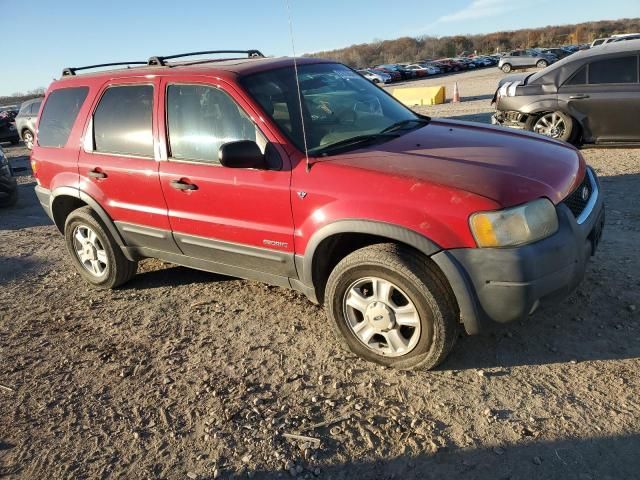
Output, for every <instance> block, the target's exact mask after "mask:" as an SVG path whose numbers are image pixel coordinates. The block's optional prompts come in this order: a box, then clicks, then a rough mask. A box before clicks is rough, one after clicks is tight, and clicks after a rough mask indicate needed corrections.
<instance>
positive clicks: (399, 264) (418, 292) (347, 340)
mask: <svg viewBox="0 0 640 480" xmlns="http://www.w3.org/2000/svg"><path fill="white" fill-rule="evenodd" d="M373 281H376V285H380V286H379V287H375V286H374V284H373ZM369 284H370V285H371V286H370V292H369V293H371V295H370V296H363V295H365V292H368V288H369V287H367V285H369ZM385 284H386V285H387V289H386V290H385V289H384V288H383V285H385ZM361 285H364V286H361ZM389 286H390V287H389ZM354 291H356V292H358V293H357V294H356V295H355V296H354V295H353V292H354ZM383 291H384V292H388V294H386V295H385V294H383ZM378 292H380V293H378ZM382 297H384V298H385V301H384V302H383V301H381V300H380V299H381V298H382ZM351 298H356V301H357V302H358V305H361V306H362V308H364V305H366V308H364V310H366V311H367V312H368V313H367V314H366V315H365V314H363V313H362V311H364V310H357V309H355V308H352V307H351V306H350V305H351V304H353V302H352V301H351V300H350V299H351ZM376 300H378V301H376ZM361 301H363V302H362V303H360V302H361ZM381 304H382V305H381ZM397 305H401V306H399V307H398V306H397ZM325 308H326V310H327V315H328V317H329V320H330V321H331V324H332V326H333V328H334V332H335V333H336V336H337V337H338V339H339V340H340V341H341V343H342V345H343V346H344V347H345V348H346V349H347V350H349V351H351V352H353V353H355V354H356V355H358V356H360V357H362V358H364V359H365V360H369V361H371V362H375V363H379V364H381V365H386V366H389V367H394V368H400V369H431V368H434V367H435V366H437V365H438V364H440V362H442V361H443V360H444V359H445V358H446V356H447V355H448V354H449V352H450V351H451V349H452V348H453V345H454V343H455V341H456V339H457V336H458V326H459V324H458V320H459V316H460V315H459V311H458V307H457V303H456V302H455V299H454V297H453V293H452V292H451V289H450V287H449V285H448V284H447V283H446V280H445V279H444V278H443V276H442V274H441V273H440V271H439V270H438V269H437V267H436V266H435V265H433V264H432V263H430V261H429V260H428V259H426V258H425V257H423V256H422V255H420V254H419V253H418V252H416V251H414V250H412V249H410V248H408V247H405V246H402V245H397V244H390V243H384V244H377V245H371V246H368V247H364V248H361V249H360V250H356V251H355V252H353V253H351V254H350V255H348V256H346V257H345V258H344V259H342V260H341V261H340V262H339V263H338V265H336V267H335V268H334V270H333V271H332V272H331V275H329V279H328V281H327V286H326V289H325ZM381 309H382V310H381ZM400 309H403V311H404V316H403V318H405V319H404V320H403V321H402V322H400V321H399V320H398V322H397V323H396V320H395V319H396V318H399V315H400V314H401V313H400ZM357 311H360V314H359V315H358V314H357ZM381 311H382V312H389V311H391V312H392V314H389V313H381ZM407 311H408V312H407ZM407 313H409V317H407ZM396 314H397V315H398V317H396ZM355 317H361V320H359V321H358V320H357V319H356V323H355V325H354V318H355ZM406 318H410V319H411V322H412V324H413V325H415V327H408V326H406ZM379 322H382V323H383V325H380V323H379ZM385 322H386V323H385ZM401 323H402V326H401V325H400V324H401ZM374 325H375V326H374ZM363 326H364V327H363ZM394 330H395V334H394ZM356 331H359V332H360V333H359V334H357V333H356ZM372 331H373V332H375V333H371V332H372ZM392 334H393V337H394V338H396V339H397V338H400V337H401V341H402V343H400V344H399V345H401V348H399V349H397V350H396V351H394V348H392V343H396V345H398V343H397V340H396V341H389V340H387V338H391V337H392ZM358 335H362V336H364V337H366V338H369V340H367V341H368V342H369V346H368V345H367V344H365V341H364V340H361V338H360V337H359V336H358ZM387 335H388V336H387ZM398 335H400V337H399V336H398ZM372 344H373V345H372ZM384 345H386V347H385V346H384Z"/></svg>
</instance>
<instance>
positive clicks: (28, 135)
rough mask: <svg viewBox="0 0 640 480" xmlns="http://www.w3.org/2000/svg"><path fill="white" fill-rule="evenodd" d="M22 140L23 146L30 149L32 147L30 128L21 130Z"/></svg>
mask: <svg viewBox="0 0 640 480" xmlns="http://www.w3.org/2000/svg"><path fill="white" fill-rule="evenodd" d="M22 141H23V142H24V146H25V147H27V148H28V149H29V150H31V149H32V148H33V132H32V131H31V130H25V131H24V132H22Z"/></svg>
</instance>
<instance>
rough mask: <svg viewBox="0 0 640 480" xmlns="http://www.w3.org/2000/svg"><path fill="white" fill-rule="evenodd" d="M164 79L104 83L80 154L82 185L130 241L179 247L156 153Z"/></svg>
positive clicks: (164, 248)
mask: <svg viewBox="0 0 640 480" xmlns="http://www.w3.org/2000/svg"><path fill="white" fill-rule="evenodd" d="M158 84H159V82H158V81H155V82H154V81H147V80H146V79H145V81H144V82H140V80H139V79H132V80H128V81H127V83H110V84H106V85H104V86H103V91H102V93H101V95H99V96H98V97H99V100H98V101H97V103H96V105H94V106H93V114H92V115H91V117H90V120H89V121H88V123H87V125H86V130H85V135H84V141H83V148H81V151H80V156H79V160H78V171H79V173H80V190H81V191H83V192H84V193H86V194H88V195H90V196H91V197H93V198H94V199H95V200H96V201H97V202H98V203H99V204H100V205H101V206H102V207H103V208H104V209H105V211H106V212H107V214H109V216H110V217H111V218H112V219H113V220H114V222H115V224H116V227H117V228H118V231H119V232H120V234H121V235H122V237H123V238H124V240H125V242H126V243H127V245H129V246H132V247H145V248H151V249H154V250H159V251H169V252H177V251H178V249H177V246H176V244H175V242H174V241H173V238H172V236H171V227H170V225H169V218H168V216H167V205H166V202H165V200H164V196H163V194H162V188H161V186H160V178H159V175H158V163H159V162H157V161H156V159H155V156H156V155H155V153H154V152H155V148H154V134H153V132H154V125H153V110H154V108H153V107H154V105H155V102H156V100H155V92H156V91H157V88H158Z"/></svg>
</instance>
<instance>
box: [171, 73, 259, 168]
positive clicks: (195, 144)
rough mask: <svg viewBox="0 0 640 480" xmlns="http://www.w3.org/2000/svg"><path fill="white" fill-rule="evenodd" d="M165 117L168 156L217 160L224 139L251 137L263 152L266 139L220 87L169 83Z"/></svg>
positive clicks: (181, 158)
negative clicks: (166, 120) (167, 135)
mask: <svg viewBox="0 0 640 480" xmlns="http://www.w3.org/2000/svg"><path fill="white" fill-rule="evenodd" d="M167 118H168V128H169V132H168V133H169V144H170V148H171V157H173V158H175V159H180V160H199V161H205V162H210V163H218V150H219V149H220V146H221V145H222V144H224V143H227V142H233V141H236V140H253V141H255V142H256V143H257V144H258V145H259V146H260V149H261V150H262V151H263V152H264V151H265V146H266V139H265V138H264V137H263V136H262V134H261V133H260V131H259V130H258V128H257V127H256V125H255V124H254V123H253V122H252V121H251V119H250V118H249V117H248V116H247V114H246V113H244V112H243V111H242V110H241V109H240V108H239V107H238V105H237V104H236V103H235V102H234V101H233V100H232V99H231V97H229V95H227V94H226V93H225V92H223V91H222V90H220V89H218V88H215V87H208V86H202V85H170V86H169V88H168V89H167Z"/></svg>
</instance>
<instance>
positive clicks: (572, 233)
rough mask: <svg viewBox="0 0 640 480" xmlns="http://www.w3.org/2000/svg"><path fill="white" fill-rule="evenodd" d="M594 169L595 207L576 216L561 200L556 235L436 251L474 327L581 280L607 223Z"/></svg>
mask: <svg viewBox="0 0 640 480" xmlns="http://www.w3.org/2000/svg"><path fill="white" fill-rule="evenodd" d="M592 175H593V182H594V183H595V184H596V188H595V189H594V192H593V193H592V195H594V196H595V198H594V199H593V201H592V202H590V204H589V205H588V206H587V207H586V208H585V210H587V209H589V211H588V212H586V211H585V212H584V213H583V215H580V216H579V217H578V218H576V216H574V214H573V213H572V212H571V210H569V208H568V207H567V206H566V205H565V204H564V203H560V204H558V205H557V207H556V210H557V212H558V223H559V228H558V231H557V232H556V233H555V234H554V235H552V236H551V237H548V238H546V239H543V240H540V241H538V242H535V243H532V244H530V245H524V246H520V247H514V248H461V249H453V250H445V251H442V252H439V253H437V254H436V255H434V256H433V257H432V258H433V260H434V261H435V262H436V263H437V264H438V265H439V266H440V268H441V269H442V270H443V272H444V274H445V275H446V276H447V277H448V279H449V282H450V284H451V286H452V289H453V290H454V294H455V296H456V298H457V300H458V305H459V307H460V313H461V317H462V321H463V323H464V324H465V328H466V330H467V332H468V333H470V334H473V333H478V332H479V331H480V330H481V329H482V324H483V323H484V322H485V321H486V320H493V321H495V322H499V323H507V322H513V321H515V320H520V319H524V318H526V317H527V316H529V315H530V314H531V313H533V312H534V311H535V310H536V309H537V308H538V307H539V306H540V305H541V304H545V303H547V302H551V301H556V300H559V299H562V298H564V297H566V296H567V295H568V294H569V293H571V292H572V291H573V290H574V289H575V288H576V287H577V286H578V285H579V284H580V282H581V281H582V279H583V277H584V274H585V270H586V266H587V263H588V261H589V259H590V257H591V256H592V255H594V253H595V251H596V248H597V246H598V242H599V241H600V237H601V235H602V230H603V227H604V216H605V212H604V202H603V199H602V194H601V192H600V190H599V185H598V183H597V179H596V177H595V174H593V173H592ZM586 213H588V215H586ZM579 221H581V223H579Z"/></svg>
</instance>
